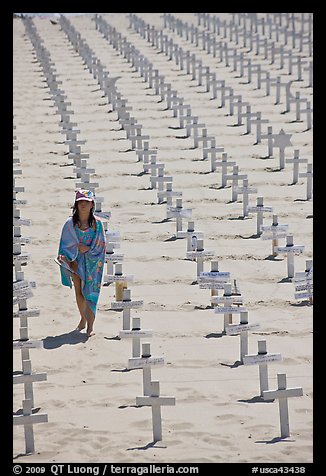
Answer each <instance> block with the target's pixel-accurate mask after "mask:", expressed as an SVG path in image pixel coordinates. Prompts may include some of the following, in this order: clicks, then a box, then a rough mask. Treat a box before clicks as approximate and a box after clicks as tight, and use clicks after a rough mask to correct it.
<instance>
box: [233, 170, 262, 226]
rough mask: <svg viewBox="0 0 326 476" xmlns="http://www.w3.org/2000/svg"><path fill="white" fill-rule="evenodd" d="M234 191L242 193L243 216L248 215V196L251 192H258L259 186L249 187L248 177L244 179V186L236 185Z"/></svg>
mask: <svg viewBox="0 0 326 476" xmlns="http://www.w3.org/2000/svg"><path fill="white" fill-rule="evenodd" d="M234 192H235V193H236V194H237V195H238V194H240V195H242V196H243V198H242V216H243V218H245V217H247V216H248V197H249V194H250V193H257V188H255V187H249V185H248V179H243V185H242V187H238V186H234Z"/></svg>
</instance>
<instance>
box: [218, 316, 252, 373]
mask: <svg viewBox="0 0 326 476" xmlns="http://www.w3.org/2000/svg"><path fill="white" fill-rule="evenodd" d="M253 329H254V330H256V329H260V324H258V323H252V324H249V323H248V311H242V312H240V324H228V325H227V326H225V331H226V335H231V336H232V335H240V362H241V363H242V364H243V357H244V356H245V355H247V354H248V331H252V330H253Z"/></svg>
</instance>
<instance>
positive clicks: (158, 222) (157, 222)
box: [152, 218, 171, 225]
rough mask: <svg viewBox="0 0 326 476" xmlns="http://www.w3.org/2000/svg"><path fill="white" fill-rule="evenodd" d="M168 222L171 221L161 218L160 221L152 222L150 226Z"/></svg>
mask: <svg viewBox="0 0 326 476" xmlns="http://www.w3.org/2000/svg"><path fill="white" fill-rule="evenodd" d="M170 220H171V218H163V220H161V221H152V224H153V225H157V224H160V223H168V222H169V221H170Z"/></svg>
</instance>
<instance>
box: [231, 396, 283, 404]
mask: <svg viewBox="0 0 326 476" xmlns="http://www.w3.org/2000/svg"><path fill="white" fill-rule="evenodd" d="M237 401H238V402H242V403H273V402H274V399H272V400H264V399H263V397H262V396H261V395H256V396H255V397H252V398H249V399H239V400H237Z"/></svg>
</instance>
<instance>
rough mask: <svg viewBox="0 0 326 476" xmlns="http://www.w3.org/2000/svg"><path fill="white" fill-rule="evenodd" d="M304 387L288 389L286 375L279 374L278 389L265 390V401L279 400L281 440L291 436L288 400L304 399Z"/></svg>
mask: <svg viewBox="0 0 326 476" xmlns="http://www.w3.org/2000/svg"><path fill="white" fill-rule="evenodd" d="M302 396H303V389H302V387H294V388H287V387H286V374H277V389H276V390H265V391H264V392H263V398H264V400H273V399H278V404H279V412H280V426H281V438H287V437H288V436H290V425H289V410H288V398H291V397H302Z"/></svg>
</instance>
